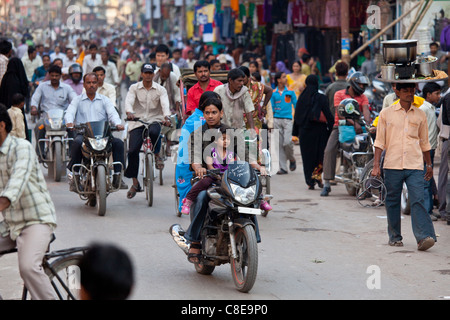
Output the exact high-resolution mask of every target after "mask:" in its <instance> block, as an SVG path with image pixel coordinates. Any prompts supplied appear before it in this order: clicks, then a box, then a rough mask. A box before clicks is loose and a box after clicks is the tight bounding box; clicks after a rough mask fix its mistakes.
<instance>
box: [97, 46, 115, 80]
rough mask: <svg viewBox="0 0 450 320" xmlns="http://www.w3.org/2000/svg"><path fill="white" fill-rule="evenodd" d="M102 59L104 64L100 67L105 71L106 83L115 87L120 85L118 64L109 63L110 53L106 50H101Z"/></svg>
mask: <svg viewBox="0 0 450 320" xmlns="http://www.w3.org/2000/svg"><path fill="white" fill-rule="evenodd" d="M100 57H101V59H102V64H100V65H99V66H101V67H103V69H105V82H106V83H109V84H111V85H113V86H118V85H119V84H120V79H119V73H118V72H117V67H116V64H115V63H114V62H112V61H109V53H108V51H107V50H106V49H101V50H100Z"/></svg>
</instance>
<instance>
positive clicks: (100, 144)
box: [89, 138, 108, 151]
mask: <svg viewBox="0 0 450 320" xmlns="http://www.w3.org/2000/svg"><path fill="white" fill-rule="evenodd" d="M89 143H90V145H91V146H92V149H94V150H97V151H101V150H103V149H105V148H106V145H107V144H108V138H100V139H96V138H89Z"/></svg>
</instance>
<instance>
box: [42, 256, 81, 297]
mask: <svg viewBox="0 0 450 320" xmlns="http://www.w3.org/2000/svg"><path fill="white" fill-rule="evenodd" d="M82 256H83V255H82V254H72V255H68V256H63V257H61V258H59V259H57V260H55V261H53V262H52V263H51V264H50V266H49V267H47V268H45V272H46V273H47V275H48V277H49V278H50V281H51V283H52V286H53V288H54V289H55V291H56V294H57V295H58V298H59V299H60V300H79V299H80V291H81V284H80V271H79V270H80V269H79V267H78V264H79V262H80V260H81V258H82Z"/></svg>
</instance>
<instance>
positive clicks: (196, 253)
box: [182, 91, 271, 263]
mask: <svg viewBox="0 0 450 320" xmlns="http://www.w3.org/2000/svg"><path fill="white" fill-rule="evenodd" d="M203 95H205V96H206V95H213V96H214V93H212V92H208V91H207V92H204V93H203V94H202V97H203ZM213 96H212V97H210V98H206V99H205V101H204V102H203V103H201V104H200V106H199V109H200V110H201V111H202V112H203V117H204V119H205V124H204V125H203V126H202V127H199V128H198V129H197V130H195V131H194V132H192V133H191V137H190V140H191V141H190V153H191V166H190V167H191V168H190V169H191V170H192V171H194V172H195V175H196V176H197V177H199V178H200V181H199V182H198V183H197V185H198V184H199V183H201V181H202V179H203V178H204V176H205V175H206V172H207V169H206V168H207V166H208V164H207V163H206V161H204V158H203V152H204V150H206V148H208V146H209V145H210V143H211V141H205V140H204V139H203V135H204V134H205V133H206V132H207V130H208V129H213V130H214V129H215V130H218V129H219V130H220V128H221V127H223V125H222V123H221V118H222V116H223V110H222V101H221V100H220V97H219V96H218V95H217V94H216V95H215V96H216V97H213ZM202 97H200V100H201V101H202ZM225 132H226V131H225ZM216 133H217V132H216ZM219 133H220V131H219ZM220 136H221V137H222V138H221V139H217V140H225V143H224V142H222V144H223V145H222V147H221V149H222V150H221V151H222V152H221V155H220V156H219V159H220V158H221V159H223V158H225V155H226V157H227V158H228V155H229V153H228V152H230V151H228V152H227V150H226V146H227V145H228V143H229V142H228V143H227V142H226V141H227V136H225V137H224V136H223V134H221V135H220ZM196 139H200V141H201V148H196V143H198V140H197V142H196V141H195V140H196ZM228 141H229V138H228ZM218 142H219V141H216V146H215V147H216V148H215V149H218V148H219V147H218V146H217V143H218ZM219 143H220V142H219ZM224 149H225V151H224ZM211 150H212V149H211ZM230 157H231V158H232V159H233V160H234V159H235V156H234V152H233V153H232V155H231V156H230ZM205 158H207V157H205ZM210 158H211V160H212V158H213V155H212V152H211V154H210ZM252 163H253V162H252ZM211 165H212V161H211ZM221 165H224V166H227V164H221ZM252 166H253V168H255V169H258V170H260V172H261V174H266V172H265V169H264V167H261V166H259V165H258V164H257V163H256V162H255V163H254V164H253V165H252ZM225 170H226V168H225V169H224V171H225ZM211 183H212V182H211V181H210V182H205V183H204V184H203V186H202V190H206V189H207V188H208V187H209V186H210V184H211ZM201 185H202V184H201ZM194 187H195V186H194ZM199 188H200V186H199ZM200 191H201V190H200ZM200 191H197V192H195V193H196V195H195V196H193V197H191V196H192V194H191V195H190V196H189V197H190V200H183V207H184V206H186V208H182V211H183V213H185V212H187V213H189V211H190V210H189V209H190V207H191V205H192V204H193V201H194V200H196V199H197V196H198V195H199V193H200ZM189 193H190V192H189ZM189 193H188V194H189ZM185 199H186V198H185ZM183 209H184V210H183ZM267 209H269V207H267ZM270 209H271V207H270ZM203 220H204V216H203V213H202V214H200V213H195V212H194V217H193V218H192V221H191V224H190V226H189V228H188V230H187V232H186V234H185V237H186V239H187V240H189V241H190V248H189V253H188V261H189V262H191V263H199V261H200V257H201V254H200V252H201V251H200V250H201V243H200V239H199V233H200V230H201V227H202V225H203Z"/></svg>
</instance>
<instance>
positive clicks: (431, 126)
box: [419, 100, 439, 149]
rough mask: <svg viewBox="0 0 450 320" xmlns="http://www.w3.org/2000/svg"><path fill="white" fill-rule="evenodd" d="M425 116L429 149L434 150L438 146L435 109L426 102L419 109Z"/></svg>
mask: <svg viewBox="0 0 450 320" xmlns="http://www.w3.org/2000/svg"><path fill="white" fill-rule="evenodd" d="M419 109H421V110H423V111H424V112H425V114H426V115H427V124H428V140H429V141H430V145H431V149H436V148H437V144H438V135H439V128H438V126H437V118H436V108H435V106H434V105H432V104H431V103H429V102H428V101H426V100H425V101H424V102H423V104H422V105H421V106H420V107H419Z"/></svg>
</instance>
